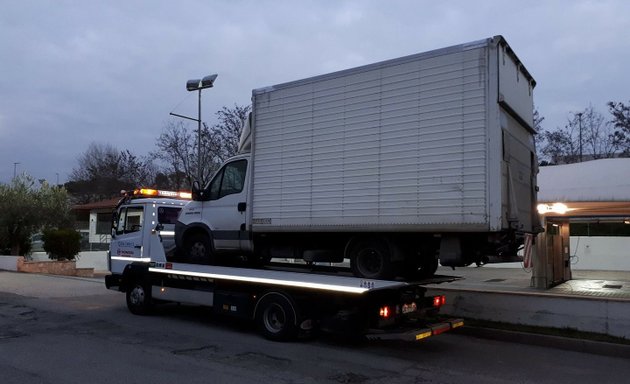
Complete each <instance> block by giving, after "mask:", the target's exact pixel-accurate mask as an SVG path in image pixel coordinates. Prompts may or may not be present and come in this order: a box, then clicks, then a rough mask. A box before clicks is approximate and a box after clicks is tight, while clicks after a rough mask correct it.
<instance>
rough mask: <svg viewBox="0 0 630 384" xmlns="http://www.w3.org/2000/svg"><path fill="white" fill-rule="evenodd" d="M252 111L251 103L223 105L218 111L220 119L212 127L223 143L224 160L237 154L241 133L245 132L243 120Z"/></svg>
mask: <svg viewBox="0 0 630 384" xmlns="http://www.w3.org/2000/svg"><path fill="white" fill-rule="evenodd" d="M250 111H251V106H250V105H247V106H244V107H243V106H239V105H236V104H234V108H228V107H223V108H221V110H220V111H218V112H217V113H216V115H217V119H218V120H219V121H218V123H217V124H215V125H214V126H213V127H212V130H213V131H214V132H215V134H216V135H217V136H218V138H219V141H220V143H221V144H222V148H221V158H222V160H223V161H225V160H226V159H227V158H229V157H232V156H234V155H236V152H237V151H238V142H239V139H240V138H241V133H243V122H244V121H245V119H246V118H247V115H248V114H249V112H250Z"/></svg>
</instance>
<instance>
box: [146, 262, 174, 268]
mask: <svg viewBox="0 0 630 384" xmlns="http://www.w3.org/2000/svg"><path fill="white" fill-rule="evenodd" d="M149 266H150V267H151V268H158V269H173V263H164V262H161V261H152V262H151V263H150V264H149Z"/></svg>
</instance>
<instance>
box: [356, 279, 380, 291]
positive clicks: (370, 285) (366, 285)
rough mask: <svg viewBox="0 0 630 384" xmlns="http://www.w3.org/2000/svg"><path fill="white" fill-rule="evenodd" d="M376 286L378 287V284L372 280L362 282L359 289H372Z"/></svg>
mask: <svg viewBox="0 0 630 384" xmlns="http://www.w3.org/2000/svg"><path fill="white" fill-rule="evenodd" d="M375 286H376V283H375V282H373V281H370V280H361V283H360V284H359V287H361V288H367V289H372V288H374V287H375Z"/></svg>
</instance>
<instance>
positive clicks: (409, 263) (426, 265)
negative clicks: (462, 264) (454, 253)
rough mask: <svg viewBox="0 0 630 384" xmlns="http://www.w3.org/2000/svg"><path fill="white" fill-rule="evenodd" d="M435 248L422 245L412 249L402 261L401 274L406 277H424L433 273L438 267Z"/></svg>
mask: <svg viewBox="0 0 630 384" xmlns="http://www.w3.org/2000/svg"><path fill="white" fill-rule="evenodd" d="M438 264H439V261H438V256H437V250H436V249H435V248H432V247H428V246H424V247H418V248H415V249H412V250H411V251H410V252H409V254H408V255H407V257H406V259H405V261H404V262H403V263H402V268H403V269H402V271H401V272H402V275H403V276H404V277H405V278H406V279H426V278H429V277H432V276H433V275H435V271H437V268H438Z"/></svg>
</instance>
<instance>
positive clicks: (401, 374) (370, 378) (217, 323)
mask: <svg viewBox="0 0 630 384" xmlns="http://www.w3.org/2000/svg"><path fill="white" fill-rule="evenodd" d="M158 312H159V313H158V314H157V315H155V316H149V317H141V316H134V315H132V314H130V313H129V312H128V311H127V309H126V307H125V298H124V294H122V293H118V292H113V291H108V290H106V289H105V287H104V284H103V281H102V280H101V279H80V278H71V277H60V276H43V275H32V274H19V273H14V272H3V271H0V383H3V384H12V383H16V384H17V383H19V384H31V383H47V384H61V383H63V384H67V383H81V384H85V383H108V384H109V383H151V384H159V383H169V384H172V383H178V384H179V383H181V384H189V383H229V384H239V383H265V384H269V383H366V384H368V383H387V384H397V383H517V382H518V383H558V382H571V383H604V382H611V383H612V382H618V383H621V382H626V380H627V378H628V376H629V375H630V364H629V362H628V361H627V360H624V359H621V358H615V357H605V356H600V355H589V354H585V353H577V352H571V351H562V350H558V349H554V348H543V347H536V346H528V345H522V344H511V343H507V342H501V341H492V340H486V339H477V338H473V337H469V336H464V335H460V334H457V333H450V334H443V335H440V336H436V337H433V338H430V339H427V340H425V341H423V342H419V343H402V342H365V343H348V342H346V341H344V340H340V339H337V338H334V337H331V336H326V335H322V336H320V337H318V338H316V339H313V340H305V341H300V342H292V343H277V342H271V341H267V340H265V339H263V338H262V337H260V336H259V335H258V334H257V333H256V332H255V331H254V329H253V327H251V326H250V324H248V323H246V322H234V321H233V320H229V319H225V318H219V317H216V316H213V315H212V314H211V313H210V312H209V311H207V310H200V309H199V308H193V307H179V306H176V305H169V306H166V307H163V308H161V309H160V310H159V311H158Z"/></svg>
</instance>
